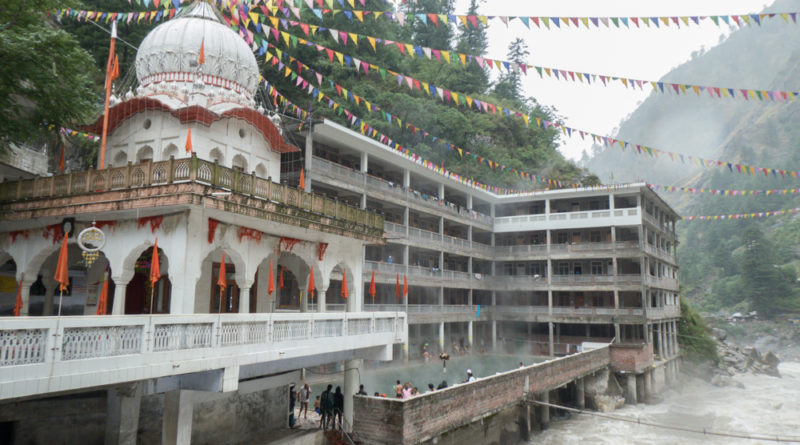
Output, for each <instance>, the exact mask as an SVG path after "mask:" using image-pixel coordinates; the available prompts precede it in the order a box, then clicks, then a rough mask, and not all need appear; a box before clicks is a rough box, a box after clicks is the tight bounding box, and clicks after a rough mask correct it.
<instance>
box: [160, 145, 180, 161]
mask: <svg viewBox="0 0 800 445" xmlns="http://www.w3.org/2000/svg"><path fill="white" fill-rule="evenodd" d="M179 155H180V152H179V151H178V146H177V145H175V144H173V143H170V144H169V145H167V146H166V147H164V150H163V151H162V152H161V160H163V161H166V160H168V159H169V157H170V156H174V157H176V158H177V157H178V156H179Z"/></svg>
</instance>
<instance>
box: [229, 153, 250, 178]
mask: <svg viewBox="0 0 800 445" xmlns="http://www.w3.org/2000/svg"><path fill="white" fill-rule="evenodd" d="M231 168H233V169H234V170H239V171H241V172H245V173H247V159H246V158H245V157H244V156H243V155H242V154H240V153H237V154H236V155H235V156H234V157H233V160H231Z"/></svg>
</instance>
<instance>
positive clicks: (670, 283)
mask: <svg viewBox="0 0 800 445" xmlns="http://www.w3.org/2000/svg"><path fill="white" fill-rule="evenodd" d="M647 285H648V286H650V287H657V288H659V289H666V290H671V291H676V292H677V291H678V280H677V279H676V278H667V277H654V276H652V275H648V276H647Z"/></svg>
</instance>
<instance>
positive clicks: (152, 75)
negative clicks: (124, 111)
mask: <svg viewBox="0 0 800 445" xmlns="http://www.w3.org/2000/svg"><path fill="white" fill-rule="evenodd" d="M201 43H202V44H203V53H204V56H205V63H203V64H202V65H198V63H197V62H198V57H199V54H200V45H201ZM199 74H201V75H202V76H201V79H198V77H200V76H198V75H199ZM136 77H137V79H138V80H139V85H140V86H141V87H143V88H144V89H143V91H145V92H146V93H148V94H151V95H159V94H164V95H168V96H175V94H176V93H175V92H176V91H179V90H180V89H181V88H180V87H182V86H188V87H189V90H190V91H191V90H192V86H194V88H195V89H202V90H203V91H202V93H203V94H204V95H206V96H212V95H213V96H222V95H223V94H222V93H225V92H236V93H237V94H230V95H229V97H230V98H231V100H232V101H233V102H244V103H242V104H243V105H251V104H252V102H253V97H254V95H255V91H256V88H257V86H258V85H257V83H258V65H257V64H256V58H255V56H254V55H253V51H252V50H251V49H250V47H249V46H248V45H247V43H246V42H245V41H244V40H243V39H242V38H241V37H240V36H239V35H238V34H237V33H236V32H234V31H233V30H231V29H230V28H228V27H227V26H225V25H224V24H223V23H222V21H221V19H220V16H219V14H218V13H217V11H216V10H215V9H214V7H213V6H211V5H210V4H208V3H206V2H196V3H194V4H192V5H191V6H189V7H188V8H187V9H185V10H184V11H182V12H181V13H180V14H179V15H178V16H177V17H175V18H174V19H172V20H169V21H167V22H166V23H163V24H161V25H159V26H157V27H156V28H155V29H153V30H152V31H150V33H149V34H147V37H145V38H144V40H143V41H142V43H141V45H140V46H139V51H138V52H137V53H136ZM181 84H182V85H181ZM168 85H172V86H174V87H175V88H174V89H171V88H168ZM179 85H180V86H179Z"/></svg>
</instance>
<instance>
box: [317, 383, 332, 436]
mask: <svg viewBox="0 0 800 445" xmlns="http://www.w3.org/2000/svg"><path fill="white" fill-rule="evenodd" d="M331 388H333V385H328V389H326V390H325V391H322V396H321V397H320V401H319V405H320V407H319V409H320V416H319V427H320V428H322V429H323V430H327V429H328V401H329V400H330V406H331V411H332V410H333V394H331Z"/></svg>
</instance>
